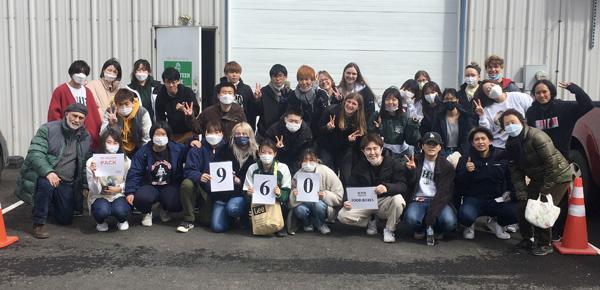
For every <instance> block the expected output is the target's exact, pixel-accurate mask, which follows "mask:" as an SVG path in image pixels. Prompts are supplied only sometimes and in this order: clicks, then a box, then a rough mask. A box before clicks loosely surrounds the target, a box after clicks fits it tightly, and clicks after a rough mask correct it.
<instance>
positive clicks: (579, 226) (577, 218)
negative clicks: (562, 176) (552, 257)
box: [554, 177, 598, 255]
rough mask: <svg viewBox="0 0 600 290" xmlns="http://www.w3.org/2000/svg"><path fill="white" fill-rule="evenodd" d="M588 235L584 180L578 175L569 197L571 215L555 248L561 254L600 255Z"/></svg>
mask: <svg viewBox="0 0 600 290" xmlns="http://www.w3.org/2000/svg"><path fill="white" fill-rule="evenodd" d="M587 236H588V235H587V224H586V221H585V201H584V199H583V181H582V179H581V177H577V178H575V182H574V186H573V192H572V193H571V197H570V198H569V216H567V222H566V223H565V230H564V232H563V237H562V240H560V241H558V242H554V248H556V249H557V250H558V251H559V252H560V253H561V254H573V255H598V249H597V248H596V247H594V246H593V245H592V244H590V243H588V238H587Z"/></svg>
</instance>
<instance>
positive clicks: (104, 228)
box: [96, 222, 108, 232]
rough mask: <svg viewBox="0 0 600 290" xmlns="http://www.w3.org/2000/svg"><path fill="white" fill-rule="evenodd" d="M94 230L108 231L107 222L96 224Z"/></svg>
mask: <svg viewBox="0 0 600 290" xmlns="http://www.w3.org/2000/svg"><path fill="white" fill-rule="evenodd" d="M96 230H97V231H99V232H106V231H108V224H107V223H106V222H103V223H101V224H97V225H96Z"/></svg>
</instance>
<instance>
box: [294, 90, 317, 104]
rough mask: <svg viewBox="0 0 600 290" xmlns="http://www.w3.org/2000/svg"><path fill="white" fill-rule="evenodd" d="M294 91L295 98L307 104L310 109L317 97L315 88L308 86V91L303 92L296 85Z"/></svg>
mask: <svg viewBox="0 0 600 290" xmlns="http://www.w3.org/2000/svg"><path fill="white" fill-rule="evenodd" d="M294 93H295V94H296V98H298V100H300V102H301V103H303V104H306V105H309V106H310V107H311V109H312V108H313V107H314V106H313V104H314V101H315V98H316V97H317V91H316V90H315V88H310V89H309V90H308V92H303V91H302V90H301V89H300V88H299V87H298V86H296V89H295V90H294Z"/></svg>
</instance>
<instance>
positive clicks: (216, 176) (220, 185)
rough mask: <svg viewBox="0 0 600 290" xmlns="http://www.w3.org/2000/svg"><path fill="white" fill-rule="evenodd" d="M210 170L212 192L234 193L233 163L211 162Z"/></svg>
mask: <svg viewBox="0 0 600 290" xmlns="http://www.w3.org/2000/svg"><path fill="white" fill-rule="evenodd" d="M209 169H210V177H211V179H210V191H212V192H220V191H232V190H233V165H232V163H231V161H225V162H211V163H210V164H209Z"/></svg>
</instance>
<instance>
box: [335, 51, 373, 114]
mask: <svg viewBox="0 0 600 290" xmlns="http://www.w3.org/2000/svg"><path fill="white" fill-rule="evenodd" d="M338 90H339V91H340V93H341V94H342V97H344V98H345V97H347V96H348V95H350V94H351V93H359V94H360V95H361V96H362V99H363V101H364V111H365V116H367V119H368V118H370V117H371V114H373V113H374V112H375V94H373V91H372V90H371V88H370V87H369V85H367V82H366V81H365V79H364V77H363V75H362V73H361V72H360V68H358V65H357V64H355V63H353V62H351V63H349V64H347V65H346V66H345V67H344V71H343V72H342V80H341V81H340V85H339V87H338Z"/></svg>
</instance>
